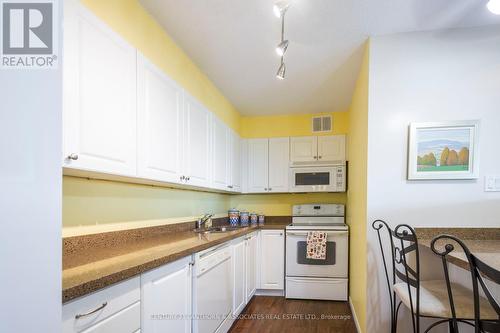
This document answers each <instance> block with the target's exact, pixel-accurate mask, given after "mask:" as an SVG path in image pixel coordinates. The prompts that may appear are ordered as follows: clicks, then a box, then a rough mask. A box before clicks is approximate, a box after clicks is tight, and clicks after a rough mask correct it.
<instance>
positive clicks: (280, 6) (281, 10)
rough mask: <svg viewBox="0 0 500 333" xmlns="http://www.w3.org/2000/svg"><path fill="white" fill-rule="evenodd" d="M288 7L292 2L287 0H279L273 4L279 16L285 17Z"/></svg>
mask: <svg viewBox="0 0 500 333" xmlns="http://www.w3.org/2000/svg"><path fill="white" fill-rule="evenodd" d="M288 7H290V2H288V1H286V0H282V1H277V2H276V3H275V4H274V6H273V12H274V15H276V17H278V18H281V17H283V15H285V12H286V10H287V9H288Z"/></svg>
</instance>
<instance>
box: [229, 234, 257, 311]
mask: <svg viewBox="0 0 500 333" xmlns="http://www.w3.org/2000/svg"><path fill="white" fill-rule="evenodd" d="M258 235H259V232H254V233H251V234H249V235H246V236H245V237H243V238H239V239H237V240H235V241H234V242H233V315H235V316H237V315H238V314H240V313H241V311H242V310H243V309H244V308H245V306H246V305H247V304H248V302H249V301H250V300H251V298H252V297H253V295H254V294H255V291H256V289H257V263H258V251H257V244H258V238H259V237H258Z"/></svg>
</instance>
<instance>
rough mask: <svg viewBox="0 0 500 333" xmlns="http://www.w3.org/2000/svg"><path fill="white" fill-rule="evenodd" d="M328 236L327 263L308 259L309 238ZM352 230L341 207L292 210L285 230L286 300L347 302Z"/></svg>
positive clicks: (333, 205)
mask: <svg viewBox="0 0 500 333" xmlns="http://www.w3.org/2000/svg"><path fill="white" fill-rule="evenodd" d="M310 231H324V232H326V233H327V244H326V259H324V260H318V259H308V258H307V257H306V248H307V242H306V239H307V234H308V232H310ZM348 260H349V228H348V227H347V225H346V224H345V207H344V205H339V204H307V205H295V206H293V216H292V224H290V225H288V226H287V227H286V277H285V296H286V298H300V299H323V300H338V301H347V293H348V290H347V288H348Z"/></svg>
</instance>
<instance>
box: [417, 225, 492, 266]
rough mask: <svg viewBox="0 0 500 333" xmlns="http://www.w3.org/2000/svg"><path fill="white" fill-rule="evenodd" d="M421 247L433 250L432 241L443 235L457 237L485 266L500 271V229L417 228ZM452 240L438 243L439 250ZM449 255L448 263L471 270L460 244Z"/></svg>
mask: <svg viewBox="0 0 500 333" xmlns="http://www.w3.org/2000/svg"><path fill="white" fill-rule="evenodd" d="M416 233H417V237H418V242H419V244H420V245H422V246H424V247H427V248H429V249H431V241H432V239H433V238H434V237H436V236H438V235H441V234H448V235H453V236H456V237H457V238H459V239H461V240H462V241H463V242H464V243H465V245H467V247H468V248H469V250H470V251H471V252H472V253H473V254H474V255H476V256H477V257H478V258H479V259H480V260H482V261H483V262H484V263H485V264H487V265H489V266H491V267H493V268H494V269H496V270H498V271H500V228H416ZM445 243H453V242H452V241H450V240H444V241H438V243H437V245H438V248H439V247H440V246H441V247H442V246H444V244H445ZM454 246H455V249H454V251H452V252H451V253H450V254H449V255H448V261H449V262H451V263H452V264H455V265H457V266H459V267H461V268H463V269H466V270H470V268H469V262H468V261H467V258H466V256H465V253H464V251H463V250H462V248H461V247H460V246H459V245H458V244H454Z"/></svg>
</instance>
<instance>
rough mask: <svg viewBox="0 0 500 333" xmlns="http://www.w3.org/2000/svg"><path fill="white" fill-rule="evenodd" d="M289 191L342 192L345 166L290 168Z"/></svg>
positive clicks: (343, 189)
mask: <svg viewBox="0 0 500 333" xmlns="http://www.w3.org/2000/svg"><path fill="white" fill-rule="evenodd" d="M290 191H291V192H344V191H345V166H329V167H304V168H290Z"/></svg>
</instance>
